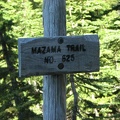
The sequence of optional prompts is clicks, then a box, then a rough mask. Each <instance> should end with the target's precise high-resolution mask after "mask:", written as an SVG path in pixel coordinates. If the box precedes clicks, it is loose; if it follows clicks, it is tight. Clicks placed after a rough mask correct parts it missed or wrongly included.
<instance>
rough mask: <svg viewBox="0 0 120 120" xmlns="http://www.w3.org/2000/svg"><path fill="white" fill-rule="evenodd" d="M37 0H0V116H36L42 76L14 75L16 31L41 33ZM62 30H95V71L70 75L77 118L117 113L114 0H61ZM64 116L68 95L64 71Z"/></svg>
mask: <svg viewBox="0 0 120 120" xmlns="http://www.w3.org/2000/svg"><path fill="white" fill-rule="evenodd" d="M42 4H43V3H42V2H41V0H4V1H3V0H0V9H1V10H0V119H1V120H8V119H9V120H28V119H29V120H38V119H39V120H40V119H41V120H42V102H43V101H42V86H43V85H42V79H43V78H42V77H30V78H22V79H20V78H18V52H17V51H18V50H17V49H18V48H17V40H18V38H19V37H38V36H43V27H42V26H43V25H42V24H43V22H42ZM66 4H67V6H66V9H67V11H66V13H67V35H81V34H98V35H99V38H100V72H97V73H80V74H75V75H74V85H75V89H76V91H77V93H78V103H77V104H78V105H77V119H78V120H90V119H91V120H93V119H98V120H99V119H112V118H113V119H119V118H120V1H119V0H104V1H101V0H67V1H66ZM67 79H68V83H67V118H68V120H70V119H71V117H72V114H73V107H74V102H73V100H74V96H73V93H72V92H73V91H72V88H71V82H70V80H69V79H70V76H69V75H67Z"/></svg>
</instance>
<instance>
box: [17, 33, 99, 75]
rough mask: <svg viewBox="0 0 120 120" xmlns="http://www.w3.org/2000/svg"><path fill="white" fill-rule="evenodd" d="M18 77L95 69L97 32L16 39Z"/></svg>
mask: <svg viewBox="0 0 120 120" xmlns="http://www.w3.org/2000/svg"><path fill="white" fill-rule="evenodd" d="M18 52H19V53H18V54H19V77H23V76H35V75H45V74H63V73H79V72H95V71H99V39H98V36H97V35H83V36H59V37H58V36H57V37H42V38H20V39H19V40H18Z"/></svg>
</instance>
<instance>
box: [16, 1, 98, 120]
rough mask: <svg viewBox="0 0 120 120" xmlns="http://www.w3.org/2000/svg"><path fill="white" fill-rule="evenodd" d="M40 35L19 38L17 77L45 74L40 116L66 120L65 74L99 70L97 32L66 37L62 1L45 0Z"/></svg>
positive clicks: (48, 119)
mask: <svg viewBox="0 0 120 120" xmlns="http://www.w3.org/2000/svg"><path fill="white" fill-rule="evenodd" d="M43 23H44V37H43V38H21V39H19V42H18V44H19V45H18V47H19V76H20V77H22V76H24V77H25V76H31V75H44V87H43V102H44V105H43V119H44V120H66V77H65V74H66V73H77V72H93V71H98V70H99V40H98V36H97V35H83V36H65V35H66V8H65V0H44V7H43Z"/></svg>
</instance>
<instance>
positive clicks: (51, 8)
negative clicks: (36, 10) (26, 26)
mask: <svg viewBox="0 0 120 120" xmlns="http://www.w3.org/2000/svg"><path fill="white" fill-rule="evenodd" d="M43 2H44V6H43V23H44V36H45V37H53V36H64V35H66V4H65V0H44V1H43ZM43 84H44V85H43V91H44V92H43V102H44V103H43V119H44V120H66V78H65V75H64V74H61V75H45V76H44V82H43Z"/></svg>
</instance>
